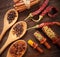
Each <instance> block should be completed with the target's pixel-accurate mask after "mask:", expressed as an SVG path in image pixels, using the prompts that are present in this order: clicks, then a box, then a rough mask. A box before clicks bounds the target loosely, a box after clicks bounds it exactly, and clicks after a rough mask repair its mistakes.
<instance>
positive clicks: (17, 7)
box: [13, 0, 40, 12]
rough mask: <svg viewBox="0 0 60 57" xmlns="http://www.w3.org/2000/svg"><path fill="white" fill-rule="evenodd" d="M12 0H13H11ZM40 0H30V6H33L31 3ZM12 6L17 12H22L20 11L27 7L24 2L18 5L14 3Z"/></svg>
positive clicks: (33, 3)
mask: <svg viewBox="0 0 60 57" xmlns="http://www.w3.org/2000/svg"><path fill="white" fill-rule="evenodd" d="M13 1H14V0H13ZM39 1H40V0H34V1H33V0H31V2H30V4H31V5H30V7H31V6H33V5H35V4H37V3H38V2H39ZM14 8H15V9H16V10H17V11H19V12H22V11H24V10H26V9H27V7H26V6H25V4H23V3H21V4H20V5H19V6H16V5H14Z"/></svg>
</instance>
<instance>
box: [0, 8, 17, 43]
mask: <svg viewBox="0 0 60 57" xmlns="http://www.w3.org/2000/svg"><path fill="white" fill-rule="evenodd" d="M11 12H13V13H15V16H14V15H13V16H14V18H13V16H11V14H10V13H11ZM9 14H10V17H9V18H13V20H12V22H10V23H9V20H8V16H9ZM17 19H18V12H17V11H16V10H15V9H10V10H8V11H7V12H6V14H5V16H4V27H3V30H2V33H1V35H0V42H1V40H2V38H3V36H4V34H5V32H6V31H7V30H8V29H9V28H10V27H11V26H12V25H13V24H14V23H15V22H16V21H17ZM10 21H11V20H10Z"/></svg>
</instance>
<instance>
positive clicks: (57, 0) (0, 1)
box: [0, 0, 60, 57]
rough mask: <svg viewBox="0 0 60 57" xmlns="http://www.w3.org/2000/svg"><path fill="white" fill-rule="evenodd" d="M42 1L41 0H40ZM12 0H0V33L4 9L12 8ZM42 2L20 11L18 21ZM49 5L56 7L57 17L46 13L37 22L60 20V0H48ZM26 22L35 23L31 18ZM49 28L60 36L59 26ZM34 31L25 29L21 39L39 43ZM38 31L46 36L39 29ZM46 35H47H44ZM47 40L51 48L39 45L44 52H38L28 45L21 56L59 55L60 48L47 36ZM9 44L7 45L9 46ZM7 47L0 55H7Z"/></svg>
mask: <svg viewBox="0 0 60 57" xmlns="http://www.w3.org/2000/svg"><path fill="white" fill-rule="evenodd" d="M41 1H42V0H41ZM13 4H14V3H13V1H12V0H0V34H1V32H2V29H3V19H4V15H5V13H6V11H7V10H8V9H10V8H13V6H12V5H13ZM41 4H42V2H41V3H40V4H37V5H35V6H33V7H32V8H31V9H30V10H26V11H24V12H22V13H19V18H18V21H21V20H24V19H25V18H26V17H27V16H28V14H29V13H30V12H32V11H34V10H36V9H37V8H38V7H39V5H40V6H41ZM49 5H53V6H55V7H57V8H58V9H59V14H58V15H57V17H55V18H50V17H49V16H48V15H46V16H45V17H44V18H43V20H41V21H40V22H39V23H42V22H47V21H59V22H60V0H50V2H49ZM37 17H38V16H36V17H35V18H37ZM26 22H27V24H28V27H31V26H34V25H36V24H37V23H35V22H33V21H31V20H27V21H26ZM51 28H52V29H53V30H54V31H55V32H56V33H57V34H58V36H60V27H59V26H51ZM9 31H10V29H9V30H8V31H7V32H6V34H5V35H4V39H3V40H2V42H1V43H0V48H1V47H2V45H3V44H4V43H5V41H6V39H7V37H8V34H9ZM35 31H36V29H34V30H29V31H27V33H26V35H25V36H24V37H22V39H23V40H25V41H26V42H27V41H28V40H29V39H32V40H34V41H35V42H37V43H38V44H39V42H38V41H37V40H36V39H35V37H34V36H33V33H34V32H35ZM39 31H40V32H41V33H42V34H43V35H44V36H46V35H45V34H44V33H43V32H42V31H41V30H40V29H39ZM46 37H47V36H46ZM47 40H48V42H49V44H50V45H51V47H52V48H51V50H48V49H46V47H45V46H43V45H40V44H39V46H40V47H41V48H42V49H44V54H40V53H39V52H38V51H36V50H34V49H33V48H32V47H30V46H29V45H28V50H27V52H26V53H25V55H24V56H23V57H33V56H34V57H60V48H59V47H57V46H56V45H53V44H52V42H51V40H50V39H49V38H48V37H47ZM9 47H10V46H8V48H9ZM8 48H6V50H5V51H4V52H3V53H2V54H1V55H0V57H6V55H7V51H8Z"/></svg>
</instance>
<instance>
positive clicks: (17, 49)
mask: <svg viewBox="0 0 60 57" xmlns="http://www.w3.org/2000/svg"><path fill="white" fill-rule="evenodd" d="M26 49H27V44H26V42H25V41H24V40H18V41H16V42H15V43H13V45H12V46H11V47H10V50H9V53H10V55H11V56H12V57H22V56H23V54H24V53H25V51H26Z"/></svg>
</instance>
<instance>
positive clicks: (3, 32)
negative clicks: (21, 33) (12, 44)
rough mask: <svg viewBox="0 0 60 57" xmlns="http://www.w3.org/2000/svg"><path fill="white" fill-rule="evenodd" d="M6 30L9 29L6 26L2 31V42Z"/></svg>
mask: <svg viewBox="0 0 60 57" xmlns="http://www.w3.org/2000/svg"><path fill="white" fill-rule="evenodd" d="M6 30H7V28H4V29H3V30H2V33H1V35H0V42H1V40H2V38H3V36H4V34H5V32H6Z"/></svg>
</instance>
